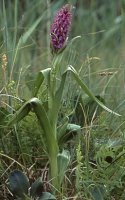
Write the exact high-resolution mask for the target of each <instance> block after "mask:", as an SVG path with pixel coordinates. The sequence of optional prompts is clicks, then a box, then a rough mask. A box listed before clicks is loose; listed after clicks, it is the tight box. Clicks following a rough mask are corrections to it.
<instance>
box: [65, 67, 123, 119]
mask: <svg viewBox="0 0 125 200" xmlns="http://www.w3.org/2000/svg"><path fill="white" fill-rule="evenodd" d="M67 71H71V72H72V74H73V76H74V78H75V80H76V81H77V83H78V85H79V86H80V87H81V89H82V90H83V91H84V92H85V93H86V94H87V95H88V96H89V97H91V98H92V99H93V100H94V101H95V102H96V103H97V104H98V105H99V106H101V107H102V108H103V109H104V110H106V111H108V112H110V113H112V114H114V115H117V116H121V115H120V114H118V113H116V112H114V111H112V110H111V109H109V108H107V107H106V106H105V105H104V104H103V103H102V102H101V101H99V99H97V98H96V97H95V96H94V95H93V94H92V92H91V91H90V90H89V88H88V87H87V86H86V85H85V84H84V83H83V81H82V80H81V79H80V77H79V74H78V73H77V71H76V70H75V69H74V68H73V67H72V66H71V65H70V66H69V67H68V69H67Z"/></svg>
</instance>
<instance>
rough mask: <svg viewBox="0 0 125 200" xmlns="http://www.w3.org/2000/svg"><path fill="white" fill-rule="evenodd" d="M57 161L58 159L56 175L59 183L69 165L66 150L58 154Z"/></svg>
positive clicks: (68, 155)
mask: <svg viewBox="0 0 125 200" xmlns="http://www.w3.org/2000/svg"><path fill="white" fill-rule="evenodd" d="M57 161H58V176H59V183H60V185H61V183H62V181H63V179H64V175H65V171H66V169H67V167H68V165H69V162H70V153H69V151H67V150H63V151H62V153H59V154H58V157H57Z"/></svg>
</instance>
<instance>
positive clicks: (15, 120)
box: [8, 102, 31, 126]
mask: <svg viewBox="0 0 125 200" xmlns="http://www.w3.org/2000/svg"><path fill="white" fill-rule="evenodd" d="M30 111H31V104H30V103H29V102H26V103H25V104H24V105H23V106H22V107H21V108H20V109H19V110H18V111H17V112H16V113H15V114H14V115H13V116H12V119H11V120H10V121H9V123H8V126H11V125H13V124H15V123H18V122H19V121H21V120H22V119H23V118H24V117H26V116H27V115H28V114H29V112H30Z"/></svg>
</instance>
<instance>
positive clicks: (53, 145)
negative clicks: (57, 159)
mask: <svg viewBox="0 0 125 200" xmlns="http://www.w3.org/2000/svg"><path fill="white" fill-rule="evenodd" d="M31 110H33V111H34V112H35V114H36V116H37V118H38V121H39V123H40V125H41V128H42V129H43V133H44V137H45V139H46V146H47V150H48V153H49V155H51V153H53V152H56V151H58V145H57V141H56V137H55V135H54V133H53V131H52V127H51V124H50V121H49V119H48V116H47V113H46V111H45V109H44V106H43V104H42V103H41V101H40V100H39V99H37V98H35V97H34V98H32V99H30V100H29V101H27V102H26V103H25V104H24V105H23V106H22V107H21V108H20V109H19V110H18V111H17V112H16V113H15V114H14V116H13V117H12V120H11V121H10V122H9V125H12V124H14V123H16V122H19V121H21V120H22V119H23V118H24V117H25V116H26V115H28V113H29V112H30V111H31Z"/></svg>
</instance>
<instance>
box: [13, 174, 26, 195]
mask: <svg viewBox="0 0 125 200" xmlns="http://www.w3.org/2000/svg"><path fill="white" fill-rule="evenodd" d="M9 185H10V190H11V192H12V193H13V194H14V195H15V196H17V197H24V196H25V195H27V194H28V189H29V181H28V178H27V176H25V175H24V173H23V172H21V171H19V170H14V171H12V172H11V173H10V175H9Z"/></svg>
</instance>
